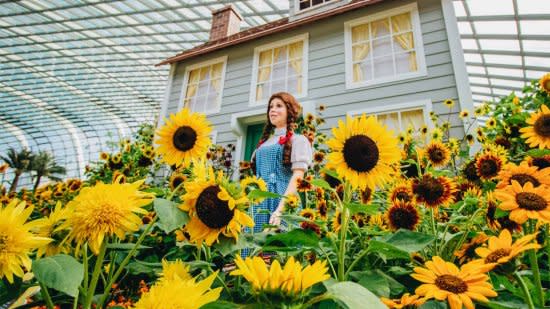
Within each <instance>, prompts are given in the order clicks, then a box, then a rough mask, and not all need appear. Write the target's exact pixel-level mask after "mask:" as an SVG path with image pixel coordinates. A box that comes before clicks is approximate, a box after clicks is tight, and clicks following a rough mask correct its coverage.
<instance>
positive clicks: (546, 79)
mask: <svg viewBox="0 0 550 309" xmlns="http://www.w3.org/2000/svg"><path fill="white" fill-rule="evenodd" d="M539 85H540V89H541V90H542V91H546V93H547V94H550V73H546V74H544V75H543V76H542V77H541V78H540V80H539Z"/></svg>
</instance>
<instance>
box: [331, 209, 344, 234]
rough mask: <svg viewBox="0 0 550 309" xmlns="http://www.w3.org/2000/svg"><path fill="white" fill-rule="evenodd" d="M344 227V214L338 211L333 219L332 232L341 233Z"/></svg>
mask: <svg viewBox="0 0 550 309" xmlns="http://www.w3.org/2000/svg"><path fill="white" fill-rule="evenodd" d="M341 227H342V213H341V212H340V211H339V210H336V212H335V213H334V217H332V230H333V231H334V232H338V231H340V228H341Z"/></svg>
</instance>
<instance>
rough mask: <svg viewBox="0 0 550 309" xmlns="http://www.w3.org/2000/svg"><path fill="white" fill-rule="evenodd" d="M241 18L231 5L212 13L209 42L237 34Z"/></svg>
mask: <svg viewBox="0 0 550 309" xmlns="http://www.w3.org/2000/svg"><path fill="white" fill-rule="evenodd" d="M242 20H243V17H242V16H241V14H239V12H237V10H236V9H235V8H234V7H233V5H232V4H229V5H227V6H225V7H223V8H221V9H219V10H215V11H212V28H210V41H215V40H218V39H221V38H225V37H227V36H230V35H232V34H235V33H237V32H239V30H240V28H241V26H240V23H241V21H242Z"/></svg>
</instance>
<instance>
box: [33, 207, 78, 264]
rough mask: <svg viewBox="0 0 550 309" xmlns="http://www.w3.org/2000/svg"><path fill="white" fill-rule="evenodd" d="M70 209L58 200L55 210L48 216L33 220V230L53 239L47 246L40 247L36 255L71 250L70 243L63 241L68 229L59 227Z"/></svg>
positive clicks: (47, 254)
mask: <svg viewBox="0 0 550 309" xmlns="http://www.w3.org/2000/svg"><path fill="white" fill-rule="evenodd" d="M69 213H70V212H69V209H67V208H66V207H63V206H62V204H61V202H57V204H56V205H55V208H54V211H52V212H51V213H50V215H49V216H48V217H43V218H40V219H37V220H35V221H34V222H33V229H32V231H33V232H35V233H36V234H37V235H38V236H42V237H47V238H51V239H52V241H51V242H50V243H48V244H47V245H46V246H43V247H40V248H38V250H37V251H36V256H37V257H41V256H43V255H46V256H52V255H56V254H58V253H68V252H70V251H71V247H70V244H69V243H68V242H63V238H64V236H65V233H66V231H65V230H60V229H58V227H59V226H60V225H61V224H62V223H63V222H64V221H65V220H66V219H67V217H68V215H69Z"/></svg>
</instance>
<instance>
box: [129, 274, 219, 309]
mask: <svg viewBox="0 0 550 309" xmlns="http://www.w3.org/2000/svg"><path fill="white" fill-rule="evenodd" d="M163 272H165V271H164V270H163ZM217 275H218V272H214V273H213V274H211V275H210V276H208V277H207V278H205V279H204V280H202V281H197V279H196V278H194V279H193V278H191V279H184V278H180V277H179V276H178V275H177V274H175V275H174V276H173V278H170V279H162V280H159V281H158V282H157V283H156V284H155V285H153V286H152V287H151V289H150V290H149V291H147V290H145V292H144V293H143V294H142V296H141V298H140V300H139V301H138V302H136V304H135V305H134V306H133V307H132V308H133V309H172V308H181V309H195V308H200V307H202V306H203V305H205V304H208V303H211V302H213V301H216V300H217V299H218V298H219V297H220V293H221V290H222V288H221V287H219V288H215V289H211V285H212V283H213V282H214V280H215V279H216V276H217ZM182 295H185V297H181V296H182Z"/></svg>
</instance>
